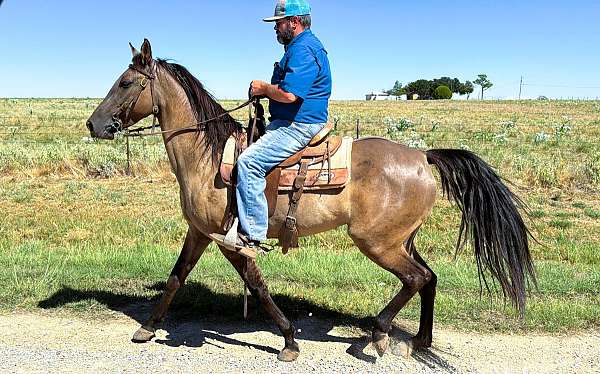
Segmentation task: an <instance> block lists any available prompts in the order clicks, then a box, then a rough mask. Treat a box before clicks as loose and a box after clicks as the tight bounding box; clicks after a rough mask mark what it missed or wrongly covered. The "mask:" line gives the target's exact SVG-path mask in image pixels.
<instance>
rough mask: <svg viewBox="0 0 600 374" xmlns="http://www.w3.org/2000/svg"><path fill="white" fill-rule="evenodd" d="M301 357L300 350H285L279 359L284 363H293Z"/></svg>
mask: <svg viewBox="0 0 600 374" xmlns="http://www.w3.org/2000/svg"><path fill="white" fill-rule="evenodd" d="M299 355H300V350H299V349H290V348H283V350H282V351H281V352H279V354H278V355H277V359H278V360H279V361H283V362H292V361H296V359H297V358H298V356H299Z"/></svg>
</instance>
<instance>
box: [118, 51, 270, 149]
mask: <svg viewBox="0 0 600 374" xmlns="http://www.w3.org/2000/svg"><path fill="white" fill-rule="evenodd" d="M129 68H130V69H132V70H135V71H137V72H138V73H140V74H142V75H143V76H144V78H142V80H141V81H140V87H141V89H140V91H139V92H138V94H137V96H135V98H134V99H132V100H131V101H129V102H128V103H127V101H126V102H124V103H123V104H121V105H120V106H119V110H118V111H117V112H115V113H114V114H113V116H112V120H113V129H114V131H115V132H119V131H125V135H124V136H125V137H129V138H134V137H146V136H154V135H163V134H172V133H178V132H187V131H191V130H193V131H204V130H205V127H203V125H206V124H207V123H210V122H213V121H215V120H217V119H219V118H222V117H225V116H226V115H228V114H230V113H233V112H235V111H237V110H240V109H242V108H244V107H247V106H248V105H250V104H254V108H255V111H254V114H255V115H254V124H255V123H256V112H257V109H256V108H257V105H258V103H259V101H260V98H258V97H251V98H250V99H248V100H247V101H245V102H244V103H243V104H241V105H238V106H237V107H235V108H233V109H230V110H227V111H225V112H223V113H221V114H219V115H218V116H215V117H213V118H209V119H207V120H204V121H200V122H197V123H196V124H194V125H191V126H187V127H181V128H177V129H172V130H164V131H158V132H155V131H154V129H155V128H156V122H157V116H158V113H159V108H158V105H156V103H155V101H154V81H155V79H156V69H157V68H156V62H154V63H153V65H152V73H151V74H149V73H147V72H146V71H144V70H142V69H139V68H138V67H136V66H135V65H133V64H132V65H129ZM148 82H150V97H151V100H152V116H153V118H152V126H146V127H138V128H134V129H130V130H129V129H123V122H125V123H129V121H130V118H129V116H130V113H131V110H133V108H134V107H135V105H136V104H137V102H138V100H139V98H140V96H142V93H143V92H144V90H145V89H146V87H147V86H148ZM126 103H127V105H125V104H126ZM123 112H124V113H125V117H124V119H123V120H121V118H120V116H121V114H123ZM250 117H251V119H252V113H250ZM146 130H152V132H151V133H149V134H144V133H143V132H144V131H146Z"/></svg>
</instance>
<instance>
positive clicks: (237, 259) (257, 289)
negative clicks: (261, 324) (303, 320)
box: [220, 248, 300, 362]
mask: <svg viewBox="0 0 600 374" xmlns="http://www.w3.org/2000/svg"><path fill="white" fill-rule="evenodd" d="M220 249H221V252H223V255H224V256H225V257H226V258H227V260H229V262H231V264H232V265H233V267H235V270H237V272H238V273H239V274H240V277H242V279H243V280H244V283H246V285H247V286H248V288H249V289H250V292H252V295H253V296H255V297H257V298H258V299H259V300H260V302H261V304H262V305H263V307H264V308H265V310H266V311H267V313H269V315H270V316H271V318H273V320H274V321H275V323H276V324H277V327H279V331H281V334H283V338H284V339H285V347H284V348H283V350H282V351H281V352H279V354H278V355H277V359H279V360H280V361H288V362H289V361H294V360H295V359H297V358H298V355H299V354H300V348H299V346H298V343H297V342H296V341H295V340H294V332H295V331H294V326H293V325H292V323H291V322H290V321H289V320H288V319H287V318H286V317H285V315H283V312H282V311H281V310H280V309H279V308H278V307H277V305H275V302H274V301H273V299H271V295H269V290H268V289H267V285H266V283H265V281H264V279H263V277H262V274H261V272H260V269H259V268H258V265H257V264H256V261H254V260H251V259H248V258H246V257H243V256H241V255H239V254H237V253H234V252H231V251H229V250H227V249H224V248H220Z"/></svg>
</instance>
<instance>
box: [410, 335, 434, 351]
mask: <svg viewBox="0 0 600 374" xmlns="http://www.w3.org/2000/svg"><path fill="white" fill-rule="evenodd" d="M410 346H411V348H412V349H414V350H419V349H425V348H431V339H425V338H421V337H419V336H415V337H413V338H412V339H411V340H410Z"/></svg>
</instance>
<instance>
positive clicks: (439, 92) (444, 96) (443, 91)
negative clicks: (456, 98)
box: [434, 86, 452, 100]
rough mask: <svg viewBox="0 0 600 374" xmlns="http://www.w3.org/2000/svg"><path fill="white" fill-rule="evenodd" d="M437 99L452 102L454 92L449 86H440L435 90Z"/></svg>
mask: <svg viewBox="0 0 600 374" xmlns="http://www.w3.org/2000/svg"><path fill="white" fill-rule="evenodd" d="M434 94H435V98H436V99H438V100H450V99H452V91H451V90H450V88H449V87H448V86H439V87H438V88H436V89H435V92H434Z"/></svg>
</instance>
